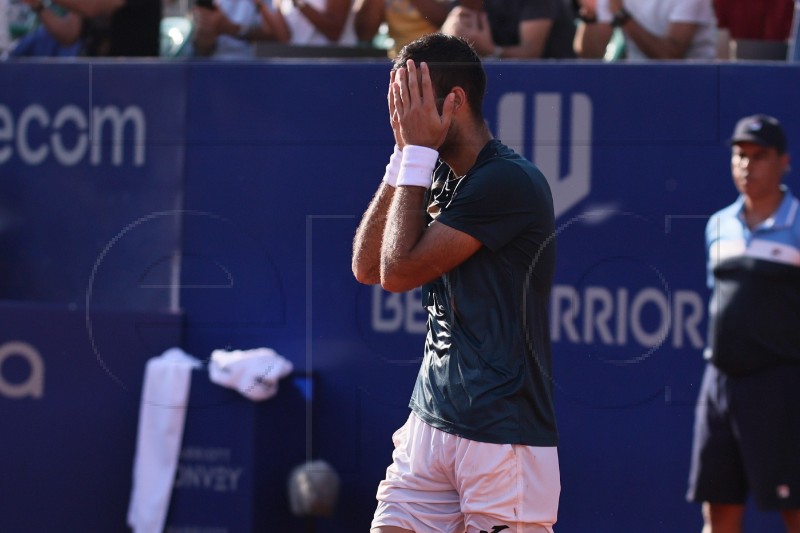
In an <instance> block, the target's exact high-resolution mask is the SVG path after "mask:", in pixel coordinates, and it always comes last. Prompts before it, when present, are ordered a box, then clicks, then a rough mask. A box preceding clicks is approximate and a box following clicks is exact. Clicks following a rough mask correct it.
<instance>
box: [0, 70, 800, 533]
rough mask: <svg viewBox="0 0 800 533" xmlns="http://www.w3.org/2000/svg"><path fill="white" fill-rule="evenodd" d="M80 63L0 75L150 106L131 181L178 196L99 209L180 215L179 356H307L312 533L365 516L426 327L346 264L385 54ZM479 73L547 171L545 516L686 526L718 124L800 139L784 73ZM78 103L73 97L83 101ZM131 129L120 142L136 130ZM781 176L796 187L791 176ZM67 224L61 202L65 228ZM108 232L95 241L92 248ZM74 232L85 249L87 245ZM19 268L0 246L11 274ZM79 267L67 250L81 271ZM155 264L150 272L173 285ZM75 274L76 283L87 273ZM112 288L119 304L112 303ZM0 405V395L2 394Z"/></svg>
mask: <svg viewBox="0 0 800 533" xmlns="http://www.w3.org/2000/svg"><path fill="white" fill-rule="evenodd" d="M87 67H88V65H85V64H74V65H68V66H60V67H59V69H64V70H63V72H62V71H60V70H52V65H21V64H20V65H16V64H8V65H4V66H3V68H2V69H0V77H3V79H4V80H11V79H14V80H16V79H21V78H23V77H24V78H25V79H26V80H32V81H26V82H25V83H26V84H29V85H30V87H31V88H32V87H47V86H52V85H53V84H54V83H55V80H56V79H58V80H59V81H58V83H59V84H60V85H61V86H64V85H66V86H67V87H66V88H65V89H64V91H65V94H74V100H75V102H79V101H80V98H79V97H80V95H81V94H84V96H85V92H86V91H87V90H88V88H89V87H90V88H91V92H92V94H93V96H92V98H93V99H95V100H102V99H104V100H103V101H107V102H117V101H119V102H121V103H125V104H126V105H134V104H135V105H138V106H139V107H140V108H141V109H142V110H143V114H144V117H145V119H146V128H147V129H146V132H147V135H146V143H145V148H146V150H145V154H144V163H143V166H144V167H145V168H147V169H149V170H148V171H146V172H144V173H143V174H142V175H141V181H138V182H136V183H139V185H141V186H142V191H143V192H142V194H147V191H152V190H153V189H152V188H151V187H150V186H145V185H146V184H147V183H150V181H148V180H153V181H154V182H157V183H158V184H165V183H167V182H170V183H174V182H177V183H178V184H179V185H180V189H179V191H180V192H179V193H177V194H176V193H175V192H174V189H170V191H171V192H169V194H168V195H156V196H157V198H151V199H149V200H142V199H140V198H138V197H135V196H130V197H129V200H128V201H129V202H130V204H126V203H124V202H123V204H122V205H133V206H138V210H134V211H136V215H134V213H132V212H130V211H119V210H116V209H113V208H108V209H106V210H105V211H104V213H106V215H107V214H108V213H116V215H117V218H114V217H112V218H110V219H106V218H105V216H106V215H104V216H103V220H106V223H105V225H103V224H100V226H101V227H103V228H105V227H106V226H108V229H103V230H102V231H105V232H106V233H107V232H109V231H110V230H111V229H112V228H118V229H117V231H120V230H122V229H124V228H126V227H128V226H129V225H130V224H132V223H133V222H135V221H136V220H138V219H139V218H141V217H147V216H148V215H151V219H150V220H155V219H158V220H162V219H166V218H170V220H171V221H172V222H174V220H173V218H174V219H177V222H176V223H174V224H172V223H170V225H169V227H167V228H166V229H164V228H161V229H159V230H158V231H155V232H154V235H158V236H160V237H163V236H164V235H166V234H169V233H170V232H173V231H176V232H179V234H180V235H181V239H182V240H181V246H182V248H181V249H182V253H181V254H180V266H181V282H180V283H181V290H180V307H181V309H182V310H183V312H184V314H185V316H184V330H183V337H182V344H183V347H184V349H186V351H188V352H190V353H193V354H195V355H197V356H198V357H207V356H208V355H209V354H210V352H211V350H213V349H215V348H251V347H256V346H270V347H272V348H275V349H276V350H277V351H278V352H279V353H281V354H283V355H285V356H287V357H289V358H290V359H292V361H293V362H294V363H295V365H296V367H297V368H298V369H299V370H301V371H308V372H313V374H314V376H315V396H314V398H315V400H314V401H315V405H314V411H313V415H312V419H311V420H310V427H311V429H312V435H311V436H309V437H308V438H309V439H311V443H312V446H311V452H310V455H311V456H312V458H323V459H325V460H327V461H329V462H330V463H331V464H332V465H333V466H334V467H335V468H336V469H337V470H338V472H339V473H340V475H341V477H342V482H343V490H342V494H343V496H342V500H341V502H340V505H339V509H338V512H337V514H336V515H335V516H334V517H331V518H329V519H325V520H322V521H321V522H320V524H319V526H320V527H319V530H320V531H325V532H332V533H338V532H344V531H348V532H349V531H353V530H362V531H363V530H366V528H367V526H368V523H369V519H370V517H371V514H372V511H373V509H374V492H375V488H376V486H377V483H378V481H379V480H380V479H381V477H382V475H383V472H384V469H385V467H386V466H387V464H388V462H389V461H390V455H391V440H390V436H391V433H392V431H393V430H394V429H395V428H396V427H397V426H399V425H400V424H401V423H402V421H403V419H404V418H405V417H406V416H407V412H408V411H407V408H406V405H407V401H408V397H409V395H410V391H411V388H412V386H413V380H414V377H415V375H416V371H417V367H418V364H419V358H420V355H421V346H422V341H423V335H422V328H423V327H424V317H423V316H422V315H421V313H420V312H419V307H418V298H419V296H418V293H415V292H411V293H408V294H405V295H389V294H388V293H385V292H383V291H381V290H379V289H374V288H372V287H365V286H360V285H358V284H357V283H356V282H355V281H354V280H353V278H352V275H351V274H350V267H349V265H350V246H351V239H352V235H353V233H354V231H355V228H356V225H357V223H358V220H359V218H360V216H361V214H362V213H363V210H364V208H365V207H366V205H367V203H368V201H369V199H370V197H371V195H372V193H373V192H374V189H375V187H376V184H377V183H378V182H379V180H380V177H381V175H382V172H383V167H384V165H385V164H386V159H387V157H388V155H389V153H390V152H391V132H390V130H389V127H388V123H387V120H386V119H387V116H386V109H385V105H386V104H385V93H386V84H387V81H388V74H387V71H388V65H386V64H385V63H383V62H364V63H346V62H335V61H334V62H322V63H285V62H277V63H253V64H227V65H219V64H213V65H212V64H206V63H186V64H181V65H175V64H172V65H170V66H169V68H168V69H167V68H166V67H165V66H163V65H157V64H135V65H126V64H110V63H109V64H99V65H96V66H94V68H93V69H91V72H94V76H95V78H94V81H92V80H89V81H86V79H85V78H81V79H78V78H80V77H81V76H86V75H87V74H86V73H85V72H83V71H82V69H86V68H87ZM81 72H83V73H81ZM64 73H65V74H64ZM77 73H81V74H80V75H78V74H77ZM487 73H488V76H489V92H488V94H487V98H486V103H485V114H486V118H487V120H488V122H489V125H490V127H491V128H492V130H493V131H495V132H496V134H497V136H498V137H500V138H501V139H502V140H503V141H505V142H506V143H508V144H510V145H512V146H513V147H515V148H516V149H518V150H519V151H521V152H522V153H523V154H524V155H526V156H528V157H530V158H531V159H533V160H534V161H535V162H536V163H537V164H538V165H539V166H540V167H542V168H543V169H544V170H545V173H546V175H547V176H548V178H549V179H550V181H551V186H552V187H553V190H554V193H555V196H556V208H557V217H558V219H557V224H558V228H559V229H558V232H559V233H558V246H559V257H558V273H557V277H556V287H555V289H554V293H553V300H552V305H551V310H552V315H553V316H552V321H553V324H552V326H553V327H552V333H553V338H554V383H555V385H556V387H555V390H556V406H557V414H558V417H559V425H560V431H561V450H560V454H561V467H562V483H563V492H562V501H561V513H560V520H559V524H558V526H557V530H558V531H560V532H562V533H568V532H577V533H583V532H586V531H625V532H628V531H630V532H634V531H637V532H638V531H648V532H656V531H664V532H673V531H690V530H699V528H700V518H699V508H698V507H697V506H695V505H691V504H688V503H686V502H685V501H684V498H683V495H684V492H685V489H686V477H687V474H688V460H689V447H690V443H691V425H692V420H693V405H694V401H695V397H696V394H697V388H698V386H699V380H700V375H701V372H702V364H703V363H702V360H701V349H702V344H703V340H704V338H705V327H706V316H705V315H706V298H707V290H706V288H705V271H704V268H705V267H704V255H703V228H704V225H705V220H706V219H707V218H708V216H709V215H710V214H711V213H713V212H714V211H715V210H717V209H719V208H720V207H723V206H724V205H727V204H728V203H730V202H732V201H733V200H734V199H735V194H736V193H735V190H734V188H733V185H732V184H731V181H730V171H729V168H728V166H729V161H728V159H729V154H728V149H727V147H726V145H725V141H726V139H727V137H728V136H729V134H730V132H731V130H732V128H733V125H734V123H735V121H736V120H737V119H738V118H739V117H740V116H742V115H744V114H749V113H754V112H766V113H771V114H774V115H776V116H778V117H779V118H780V119H781V120H782V121H783V122H784V124H785V125H786V128H787V131H788V135H789V139H790V145H791V148H792V149H793V151H794V152H796V153H800V150H798V148H800V145H798V142H799V141H798V140H799V139H800V108H799V107H798V106H797V105H796V104H795V101H796V88H797V87H798V86H800V83H799V82H800V68H798V67H796V66H787V65H769V66H763V65H755V64H753V65H748V64H735V65H734V64H729V65H695V64H662V65H599V64H579V63H542V64H530V63H514V62H503V63H492V64H488V65H487ZM22 74H24V76H22ZM73 77H75V79H74V80H73ZM65 80H66V81H65ZM2 86H3V87H10V85H9V84H8V83H3V84H2ZM26 86H28V85H26ZM70 91H71V92H70ZM59 98H61V97H56V96H53V95H52V94H51V93H49V92H46V91H42V90H39V92H33V93H30V92H23V91H22V90H19V91H18V90H8V89H4V90H3V92H2V93H1V96H0V105H5V106H7V107H8V109H9V110H11V114H12V115H13V116H14V117H17V118H18V117H19V115H20V113H21V111H20V110H21V109H24V108H27V107H29V106H30V105H31V104H34V103H37V102H40V103H41V104H42V105H43V106H44V107H45V109H48V110H49V112H50V116H55V115H56V114H57V111H56V110H57V109H60V108H61V107H63V104H62V103H60V102H61V101H60V100H59ZM90 101H91V100H90V99H88V98H87V99H85V102H84V103H82V104H77V103H76V105H84V106H85V109H88V106H89V105H90V104H89V102H90ZM118 105H121V104H118ZM87 113H88V112H87ZM15 120H16V119H15ZM17 122H18V120H17ZM73 126H74V124H73ZM3 131H4V130H3V123H2V117H0V157H2V154H3V152H2V150H3V149H4V147H10V148H13V149H14V150H16V149H17V144H15V143H17V142H18V141H16V140H13V139H12V138H11V137H13V136H11V137H9V136H8V135H6V137H8V138H6V137H4V136H3V135H4V133H3ZM78 135H79V133H75V132H70V131H67V130H64V132H63V136H64V138H65V140H64V143H65V144H67V145H68V146H75V143H76V142H77V141H76V139H77V138H78V137H77V136H78ZM125 143H128V144H124V147H125V150H133V149H134V147H135V141H129V140H127V138H126V140H125ZM30 144H35V143H33V142H32V143H30ZM17 151H18V150H17ZM109 153H110V152H109ZM125 153H126V154H128V153H129V152H125ZM130 154H131V155H130V156H129V157H130V158H131V161H128V160H127V159H126V160H125V162H123V163H122V164H121V165H119V167H120V168H116V167H114V168H108V169H107V170H106V171H105V172H103V176H104V178H105V179H106V180H108V181H107V183H109V185H108V187H109V190H108V191H97V190H92V191H85V190H76V189H74V188H72V189H71V190H68V191H67V192H62V194H63V195H66V196H69V195H72V196H74V197H75V198H76V201H83V202H86V203H89V202H88V199H89V198H92V197H94V196H95V195H98V194H99V196H100V197H104V196H105V194H104V193H107V194H111V195H114V194H116V195H123V196H124V194H125V191H129V190H130V188H131V184H132V183H131V182H130V181H126V179H127V178H125V176H128V175H130V174H129V173H131V172H138V170H137V169H139V167H135V166H133V165H132V159H133V152H130ZM87 157H88V156H87ZM109 157H110V156H109ZM126 157H128V156H126ZM49 161H50V162H49V163H47V162H45V163H42V164H41V165H33V164H30V163H28V162H26V161H23V160H21V158H20V157H19V155H18V154H17V152H14V153H12V154H11V156H10V158H9V159H8V161H5V162H2V163H0V173H2V175H3V176H7V175H9V174H8V172H9V171H11V172H13V173H12V174H11V176H12V179H11V180H10V182H11V183H13V184H14V186H15V187H20V188H22V189H23V192H21V193H19V194H20V195H22V196H25V195H30V194H45V195H48V194H50V193H49V192H42V191H43V190H44V191H47V189H48V187H44V186H43V185H40V186H39V188H38V189H35V190H34V189H33V185H31V184H32V183H33V184H35V183H36V181H35V180H34V179H32V176H36V175H37V173H38V172H39V171H41V170H43V169H44V168H45V166H46V165H47V164H52V165H55V166H54V168H55V169H56V170H58V174H59V175H63V176H64V177H69V176H76V175H87V174H88V175H91V173H92V172H94V171H96V170H94V169H95V168H96V166H97V165H95V166H92V164H91V160H88V161H83V162H79V163H76V164H75V165H72V166H69V167H67V166H65V165H63V164H61V163H58V162H55V161H53V160H52V158H51V159H50V160H49ZM101 166H102V165H101ZM117 176H119V177H120V178H122V181H121V182H119V183H116V184H114V182H113V181H111V180H113V179H115V177H117ZM53 179H55V178H51V180H53ZM24 180H26V181H24ZM3 181H5V180H3ZM23 181H24V182H25V183H27V185H25V186H23V185H20V183H22V182H23ZM787 181H788V183H789V184H790V186H793V185H794V188H795V189H797V188H800V186H797V185H795V184H794V182H795V181H796V178H795V176H793V175H790V176H789V178H788V179H787ZM46 183H47V184H49V183H50V181H48V182H46ZM4 186H7V185H4ZM156 186H158V187H161V186H162V185H152V187H156ZM162 200H163V202H162ZM37 201H38V200H36V199H35V198H34V200H31V206H33V207H35V206H37V205H38V204H37V203H36V202H37ZM162 203H163V204H164V205H161V204H162ZM14 205H16V204H14ZM33 207H31V208H29V209H28V211H27V215H28V217H29V220H31V219H32V218H33V212H35V211H34V209H33ZM23 214H24V213H23ZM168 215H169V216H168ZM20 216H22V215H20ZM137 217H138V218H137ZM76 218H77V215H76V214H75V213H71V214H70V213H68V214H66V215H65V216H64V217H63V220H64V222H63V223H62V224H63V225H65V226H68V225H70V224H72V223H74V220H75V219H76ZM85 231H86V232H87V234H89V235H91V234H93V233H94V230H93V229H87V230H85ZM102 231H99V230H98V233H100V237H102V238H100V237H98V239H99V242H100V243H103V242H108V239H109V237H108V236H107V235H105V234H104V233H102ZM2 235H3V234H2V233H0V237H2ZM56 235H58V232H56ZM103 239H105V240H103ZM123 241H124V242H127V240H126V239H122V240H121V241H120V242H123ZM30 242H38V243H44V242H50V241H45V240H42V236H41V235H40V234H38V233H37V234H35V235H29V236H26V237H25V239H24V242H21V241H17V242H16V244H15V245H14V246H12V252H13V254H17V255H13V254H12V257H18V256H19V254H20V252H19V250H20V249H22V248H23V247H25V246H30V244H29V243H30ZM74 248H75V250H76V253H78V252H80V253H83V252H86V253H85V255H86V256H87V257H89V258H93V257H96V256H97V253H98V250H103V246H98V245H93V246H86V247H84V246H80V245H76V246H74ZM162 248H163V249H165V250H167V252H168V251H169V250H170V246H169V243H166V244H157V243H156V244H153V247H151V246H150V245H149V244H148V241H147V240H145V241H143V242H138V243H136V244H135V245H134V244H131V246H130V248H124V250H125V252H124V253H123V254H122V255H121V256H120V265H118V266H114V267H111V268H110V270H109V272H110V273H111V277H110V278H108V279H109V280H113V272H115V271H116V270H115V269H122V268H123V267H122V266H121V265H122V264H124V263H125V258H131V259H135V260H137V261H139V263H141V264H134V267H135V268H131V270H135V269H138V271H140V272H141V271H142V270H145V271H147V272H157V271H158V269H157V268H156V267H152V268H150V267H151V266H152V265H154V264H159V265H161V264H162V263H163V262H159V261H158V258H160V257H161V258H163V257H165V256H167V255H169V254H168V253H166V252H164V251H163V250H162ZM37 249H38V248H37ZM120 250H123V248H120ZM35 253H39V252H38V251H37V252H35ZM23 255H24V254H23ZM145 259H146V261H145ZM23 264H24V263H23V262H21V261H16V260H15V261H11V262H10V264H9V266H8V269H9V272H11V273H13V272H15V268H17V267H18V265H23ZM92 264H93V262H92V261H91V260H89V259H86V260H83V261H82V262H81V261H74V262H67V266H68V268H69V269H72V270H73V271H74V272H73V274H74V277H75V278H76V279H80V277H79V274H80V273H85V272H86V271H87V269H89V270H91V265H92ZM142 265H144V266H146V267H148V268H144V266H142ZM159 268H161V267H159ZM20 270H24V269H18V270H17V272H19V271H20ZM167 270H168V269H166V270H164V271H162V274H161V275H162V276H164V277H162V278H158V279H161V280H163V279H169V278H166V276H168V274H167ZM137 279H138V278H137ZM73 285H75V286H76V287H77V289H72V291H73V293H77V294H79V295H80V294H81V293H82V291H81V289H82V288H83V286H82V285H81V283H74V284H73ZM156 285H158V284H150V285H149V286H150V290H159V289H154V288H153V287H155V286H156ZM164 285H169V283H166V284H164ZM30 286H31V288H32V289H31V290H34V291H35V287H36V286H37V285H36V283H31V284H30ZM108 287H109V289H108V294H109V296H108V298H109V301H110V302H111V305H114V304H115V303H118V302H119V299H117V300H116V301H115V299H114V293H115V290H114V285H113V283H109V284H108ZM143 287H144V285H143V284H141V283H140V284H139V285H138V286H137V287H136V290H133V289H131V291H130V292H132V293H135V294H140V293H142V291H144V290H145V289H144V288H143ZM160 290H161V292H160V296H159V297H158V298H155V299H154V298H151V297H144V296H142V297H139V298H137V299H136V302H137V303H141V305H145V306H150V308H163V307H164V306H165V305H166V304H165V302H167V301H169V295H168V294H167V293H168V292H169V290H168V289H164V288H163V287H162V289H160ZM137 291H138V292H137ZM14 296H15V297H16V293H15V294H14ZM21 297H24V295H22V296H21ZM77 300H78V301H79V303H80V298H77ZM125 301H126V300H122V303H125ZM11 402H12V401H11V400H7V399H3V398H0V406H3V407H4V408H5V407H6V406H7V405H9V404H10V403H11ZM285 424H286V431H298V432H301V431H304V430H305V429H304V428H305V425H306V421H305V420H298V419H288V417H287V420H286V421H285ZM121 481H123V480H121ZM275 483H280V484H283V483H284V480H282V479H281V480H275ZM749 520H750V521H751V522H752V524H753V527H755V528H757V530H759V531H766V530H768V528H772V527H774V524H775V522H774V517H764V516H761V515H759V514H757V513H755V512H751V514H750V516H749Z"/></svg>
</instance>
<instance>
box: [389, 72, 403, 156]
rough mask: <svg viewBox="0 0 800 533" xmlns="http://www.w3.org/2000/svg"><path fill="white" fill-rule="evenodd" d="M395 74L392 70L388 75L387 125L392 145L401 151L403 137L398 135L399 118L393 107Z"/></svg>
mask: <svg viewBox="0 0 800 533" xmlns="http://www.w3.org/2000/svg"><path fill="white" fill-rule="evenodd" d="M396 74H397V71H396V70H393V71H392V72H391V73H390V74H389V94H387V95H386V99H387V100H388V101H389V124H390V125H391V126H392V133H393V134H394V143H395V144H396V145H397V147H398V148H400V149H401V150H402V149H403V146H405V145H404V144H403V136H402V135H400V117H399V116H398V115H397V109H396V108H395V105H394V93H393V90H394V89H393V86H394V80H395V75H396Z"/></svg>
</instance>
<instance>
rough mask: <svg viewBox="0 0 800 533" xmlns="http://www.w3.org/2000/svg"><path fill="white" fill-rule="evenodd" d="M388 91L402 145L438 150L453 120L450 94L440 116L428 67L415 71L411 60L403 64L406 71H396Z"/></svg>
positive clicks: (451, 96)
mask: <svg viewBox="0 0 800 533" xmlns="http://www.w3.org/2000/svg"><path fill="white" fill-rule="evenodd" d="M391 87H392V100H393V102H394V112H393V113H392V115H393V116H394V115H395V114H396V115H397V122H398V123H399V125H400V136H401V138H402V141H403V144H404V145H408V144H413V145H417V146H425V147H428V148H433V149H434V150H438V149H439V146H441V145H442V143H443V142H444V139H445V137H446V136H447V132H448V130H449V129H450V122H451V121H452V118H453V110H454V107H455V97H454V95H453V93H452V92H451V93H450V94H448V95H447V96H446V97H445V99H444V104H443V105H442V114H441V115H439V111H438V110H437V109H436V95H435V94H434V92H433V86H432V84H431V76H430V71H429V70H428V64H427V63H424V62H423V63H422V64H421V65H420V68H419V70H417V66H416V65H415V64H414V61H413V60H411V59H409V60H408V61H407V62H406V67H405V68H401V69H398V70H397V73H396V75H395V76H394V81H393V82H392V85H391ZM393 120H394V119H393Z"/></svg>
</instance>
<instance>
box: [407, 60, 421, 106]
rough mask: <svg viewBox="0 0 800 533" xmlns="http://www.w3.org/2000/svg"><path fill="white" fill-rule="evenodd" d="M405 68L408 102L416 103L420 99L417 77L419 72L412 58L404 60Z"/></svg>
mask: <svg viewBox="0 0 800 533" xmlns="http://www.w3.org/2000/svg"><path fill="white" fill-rule="evenodd" d="M406 69H407V70H408V93H409V102H410V103H417V102H419V100H420V91H419V78H418V76H419V72H418V69H417V65H416V64H415V63H414V60H413V59H409V60H408V61H407V62H406Z"/></svg>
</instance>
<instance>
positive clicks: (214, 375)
mask: <svg viewBox="0 0 800 533" xmlns="http://www.w3.org/2000/svg"><path fill="white" fill-rule="evenodd" d="M291 371H292V363H291V361H289V360H288V359H286V358H284V357H283V356H281V355H279V354H278V353H277V352H276V351H275V350H272V349H271V348H255V349H253V350H235V351H230V352H229V351H226V350H214V351H213V352H211V363H209V365H208V373H209V377H210V378H211V381H213V382H214V383H216V384H218V385H223V386H225V387H229V388H231V389H236V390H238V391H239V392H240V393H242V394H243V395H245V396H246V397H248V398H250V399H251V400H255V401H261V400H266V399H267V398H271V397H272V396H274V395H275V394H276V393H277V392H278V380H280V379H281V378H282V377H285V376H287V375H288V374H290V373H291Z"/></svg>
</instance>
